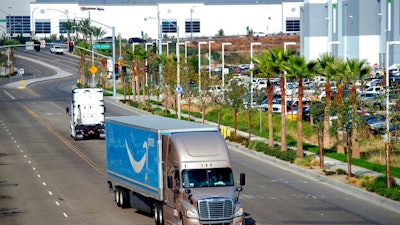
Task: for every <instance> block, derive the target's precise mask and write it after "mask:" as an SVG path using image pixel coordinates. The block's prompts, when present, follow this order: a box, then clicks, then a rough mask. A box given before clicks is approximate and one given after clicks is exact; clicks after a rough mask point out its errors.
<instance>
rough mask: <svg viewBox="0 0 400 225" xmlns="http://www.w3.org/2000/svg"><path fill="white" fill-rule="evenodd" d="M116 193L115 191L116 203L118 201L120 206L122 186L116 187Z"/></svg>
mask: <svg viewBox="0 0 400 225" xmlns="http://www.w3.org/2000/svg"><path fill="white" fill-rule="evenodd" d="M114 193H115V195H114V198H115V203H117V206H118V207H121V205H120V200H119V198H120V188H119V187H115V192H114Z"/></svg>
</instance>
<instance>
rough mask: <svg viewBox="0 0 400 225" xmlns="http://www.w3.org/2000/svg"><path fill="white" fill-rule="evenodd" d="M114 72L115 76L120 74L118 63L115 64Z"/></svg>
mask: <svg viewBox="0 0 400 225" xmlns="http://www.w3.org/2000/svg"><path fill="white" fill-rule="evenodd" d="M114 72H115V74H119V65H118V63H115V65H114Z"/></svg>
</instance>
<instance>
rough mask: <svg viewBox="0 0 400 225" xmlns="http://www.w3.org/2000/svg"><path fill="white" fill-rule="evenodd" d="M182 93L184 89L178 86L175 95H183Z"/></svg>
mask: <svg viewBox="0 0 400 225" xmlns="http://www.w3.org/2000/svg"><path fill="white" fill-rule="evenodd" d="M182 91H183V89H182V87H181V86H176V88H175V93H176V94H182Z"/></svg>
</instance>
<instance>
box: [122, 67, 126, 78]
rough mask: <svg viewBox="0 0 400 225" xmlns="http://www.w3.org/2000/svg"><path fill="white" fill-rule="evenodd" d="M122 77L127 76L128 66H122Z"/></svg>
mask: <svg viewBox="0 0 400 225" xmlns="http://www.w3.org/2000/svg"><path fill="white" fill-rule="evenodd" d="M122 76H126V66H122Z"/></svg>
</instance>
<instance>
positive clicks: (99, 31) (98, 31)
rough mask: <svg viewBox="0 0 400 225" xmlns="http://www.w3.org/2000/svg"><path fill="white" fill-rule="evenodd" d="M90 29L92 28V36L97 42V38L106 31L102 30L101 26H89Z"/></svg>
mask: <svg viewBox="0 0 400 225" xmlns="http://www.w3.org/2000/svg"><path fill="white" fill-rule="evenodd" d="M91 30H92V32H93V36H94V38H95V39H96V42H97V41H98V40H99V39H101V38H102V37H103V36H104V35H106V34H107V31H106V30H104V29H103V28H101V27H96V26H93V27H92V28H91Z"/></svg>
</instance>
